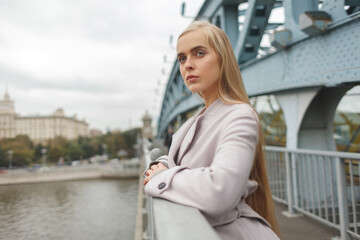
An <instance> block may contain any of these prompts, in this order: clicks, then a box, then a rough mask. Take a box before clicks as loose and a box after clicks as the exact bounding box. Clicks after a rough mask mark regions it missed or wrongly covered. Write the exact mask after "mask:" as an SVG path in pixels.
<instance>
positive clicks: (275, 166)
mask: <svg viewBox="0 0 360 240" xmlns="http://www.w3.org/2000/svg"><path fill="white" fill-rule="evenodd" d="M266 156H267V167H268V177H269V184H270V188H271V191H272V194H273V199H274V200H275V201H278V202H281V203H284V204H287V205H288V211H289V213H290V214H293V213H294V212H295V211H297V212H300V213H303V214H305V215H307V216H309V217H311V218H314V219H316V220H318V221H320V222H322V223H325V224H326V225H328V226H331V227H334V228H336V229H338V230H340V235H341V239H346V240H349V239H360V235H359V233H360V154H356V153H345V152H330V151H316V150H308V149H301V150H300V149H296V150H291V149H286V148H280V147H269V146H267V147H266Z"/></svg>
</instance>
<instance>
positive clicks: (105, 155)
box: [102, 143, 107, 161]
mask: <svg viewBox="0 0 360 240" xmlns="http://www.w3.org/2000/svg"><path fill="white" fill-rule="evenodd" d="M102 147H103V159H104V161H106V160H107V145H106V144H105V143H103V144H102Z"/></svg>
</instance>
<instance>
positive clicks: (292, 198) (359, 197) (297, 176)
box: [143, 144, 360, 240]
mask: <svg viewBox="0 0 360 240" xmlns="http://www.w3.org/2000/svg"><path fill="white" fill-rule="evenodd" d="M148 146H149V145H148V144H144V145H143V151H144V159H145V166H147V165H148V163H149V162H150V157H149V150H148ZM265 149H266V155H267V168H268V178H269V184H270V188H271V192H272V194H273V199H274V200H275V201H277V202H280V203H283V204H286V205H287V206H288V212H289V213H290V214H294V213H295V212H299V213H302V214H304V215H307V216H309V217H311V218H313V219H315V220H318V221H320V222H322V223H324V224H326V225H328V226H330V227H333V228H336V229H338V230H339V231H340V235H341V239H344V240H350V239H360V154H355V153H344V152H330V151H316V150H308V149H296V150H291V149H286V148H281V147H270V146H267V147H266V148H265ZM143 206H144V210H143V211H144V214H143V222H144V223H145V225H144V226H143V230H144V234H143V239H152V240H153V239H158V240H162V239H174V240H177V239H219V238H218V236H217V235H216V233H215V232H214V230H213V228H212V227H211V226H210V225H209V224H208V223H207V221H206V220H205V218H204V217H203V215H202V214H201V213H200V212H199V210H197V209H195V208H190V207H186V206H182V205H179V204H175V203H172V202H169V201H166V200H163V199H158V198H151V197H148V196H146V197H145V199H144V204H143ZM205 236H206V237H205Z"/></svg>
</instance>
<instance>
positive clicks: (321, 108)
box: [276, 86, 351, 210]
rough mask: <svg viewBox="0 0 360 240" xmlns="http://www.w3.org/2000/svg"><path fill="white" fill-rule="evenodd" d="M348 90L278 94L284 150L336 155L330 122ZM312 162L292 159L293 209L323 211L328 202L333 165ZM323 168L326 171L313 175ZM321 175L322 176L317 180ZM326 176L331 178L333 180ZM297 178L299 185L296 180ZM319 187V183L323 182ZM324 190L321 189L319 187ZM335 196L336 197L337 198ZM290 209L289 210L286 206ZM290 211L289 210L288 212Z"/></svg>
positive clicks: (332, 88)
mask: <svg viewBox="0 0 360 240" xmlns="http://www.w3.org/2000/svg"><path fill="white" fill-rule="evenodd" d="M350 88H351V86H338V87H330V88H321V89H320V88H313V89H307V90H303V91H301V92H298V93H285V94H278V95H277V96H276V97H277V99H278V101H279V103H280V105H281V107H282V109H283V112H284V117H285V121H286V126H287V138H286V140H287V143H286V146H287V148H292V149H294V148H306V149H317V150H329V151H336V144H335V140H334V137H333V120H334V115H335V111H336V108H337V105H338V103H339V102H340V100H341V98H342V97H343V96H344V95H345V93H346V92H347V91H348V90H349V89H350ZM322 164H323V165H321V164H320V163H318V162H316V161H313V159H311V158H310V157H306V156H303V157H302V158H299V157H297V156H295V155H294V156H292V159H291V167H292V169H291V177H289V178H290V179H288V180H291V182H292V193H291V194H292V196H293V199H294V206H299V203H300V204H301V206H305V209H306V208H309V209H310V208H311V207H314V203H315V204H320V206H318V207H319V208H320V207H324V206H326V203H327V205H328V204H329V203H328V201H329V200H330V201H331V195H332V193H331V191H332V189H331V187H330V186H336V172H335V169H336V168H335V161H334V162H330V161H324V162H323V163H322ZM319 166H323V167H324V169H325V171H319V172H317V171H315V169H318V168H319ZM319 174H321V176H319ZM328 176H332V179H331V178H330V177H328ZM299 178H300V180H301V179H302V180H301V181H302V182H301V186H302V187H301V189H300V184H298V182H297V181H298V179H299ZM323 180H324V182H323V183H321V184H319V181H323ZM324 185H325V186H326V187H325V188H322V187H320V186H324ZM336 194H337V193H335V195H336ZM289 209H290V206H289ZM290 210H291V209H290Z"/></svg>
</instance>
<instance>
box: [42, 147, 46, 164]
mask: <svg viewBox="0 0 360 240" xmlns="http://www.w3.org/2000/svg"><path fill="white" fill-rule="evenodd" d="M41 153H42V155H43V167H46V153H47V149H46V148H42V149H41Z"/></svg>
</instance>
